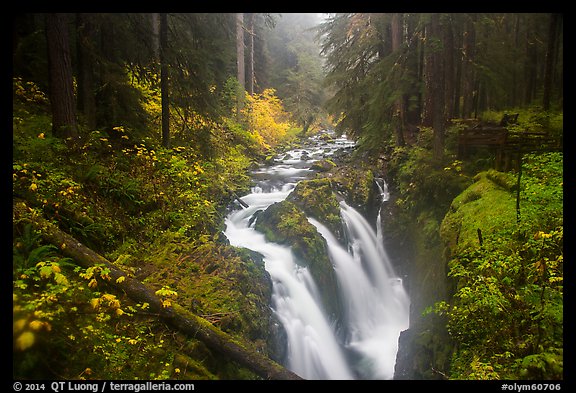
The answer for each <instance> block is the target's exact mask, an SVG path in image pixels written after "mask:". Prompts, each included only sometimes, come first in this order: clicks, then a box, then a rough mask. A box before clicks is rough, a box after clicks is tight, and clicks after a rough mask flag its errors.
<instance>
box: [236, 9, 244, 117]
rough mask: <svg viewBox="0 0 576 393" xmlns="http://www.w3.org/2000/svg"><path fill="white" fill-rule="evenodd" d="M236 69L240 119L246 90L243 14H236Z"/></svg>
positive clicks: (237, 103)
mask: <svg viewBox="0 0 576 393" xmlns="http://www.w3.org/2000/svg"><path fill="white" fill-rule="evenodd" d="M236 67H237V72H238V74H237V76H238V83H239V84H240V86H239V87H238V91H237V92H236V94H237V96H236V108H237V115H238V117H240V111H241V110H242V109H243V108H244V91H245V90H246V75H245V72H246V71H245V64H244V14H242V13H238V14H236Z"/></svg>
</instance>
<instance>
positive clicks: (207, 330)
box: [13, 202, 301, 380]
mask: <svg viewBox="0 0 576 393" xmlns="http://www.w3.org/2000/svg"><path fill="white" fill-rule="evenodd" d="M28 211H29V209H28V207H27V206H26V204H25V203H23V202H20V203H16V204H15V205H14V208H13V214H14V219H15V220H16V219H17V220H26V218H25V216H26V215H27V214H28ZM29 222H30V223H31V224H32V225H33V226H34V227H35V228H36V229H37V230H39V232H40V234H41V235H42V237H43V239H44V240H45V241H47V242H48V243H51V244H54V245H55V246H57V247H58V248H59V249H60V250H61V252H62V254H64V255H65V256H67V257H70V258H72V259H73V260H74V261H75V262H76V263H77V264H78V265H80V266H82V267H84V268H89V267H91V266H95V265H104V266H106V267H107V268H109V269H110V273H109V276H110V281H109V282H108V284H109V285H110V286H112V287H114V288H116V289H117V290H119V291H122V292H124V293H125V294H126V295H127V296H129V297H130V298H131V299H133V300H134V301H136V302H146V303H148V304H149V305H150V308H151V310H153V311H155V312H157V313H158V315H159V317H160V318H162V319H163V320H164V321H165V322H166V323H168V324H169V325H171V326H173V327H174V328H176V329H178V330H179V331H181V332H183V333H185V334H187V335H189V336H191V337H194V338H195V339H198V340H200V341H202V342H204V343H205V344H206V345H207V346H208V347H209V348H211V349H213V350H215V351H218V352H220V353H222V354H224V355H225V356H228V357H229V358H230V359H232V360H234V361H235V362H237V363H238V364H240V365H242V366H244V367H247V368H248V369H250V370H251V371H253V372H254V373H255V374H257V375H258V376H260V377H261V378H263V379H282V380H284V379H286V380H291V379H301V378H300V377H299V376H298V375H296V374H294V373H293V372H291V371H289V370H288V369H286V368H284V367H283V366H281V365H280V364H278V363H276V362H274V361H273V360H271V359H269V358H267V357H266V356H264V355H262V354H261V353H259V352H256V351H255V350H252V349H250V348H248V347H247V346H246V345H243V344H242V343H241V342H238V341H237V340H236V339H234V338H232V337H231V336H229V335H228V334H226V333H225V332H223V331H221V330H220V329H218V328H217V327H215V326H214V325H212V324H211V323H210V322H208V321H206V320H205V319H203V318H201V317H199V316H197V315H195V314H193V313H191V312H189V311H187V310H185V309H183V308H182V307H181V306H179V305H176V304H174V303H173V305H172V306H169V307H164V306H163V304H162V300H161V299H160V298H159V297H158V296H157V295H156V294H155V292H154V291H153V290H151V289H150V288H148V287H146V286H145V285H144V284H143V283H142V282H140V281H139V280H137V279H135V278H133V277H130V276H129V275H128V274H126V273H125V272H124V271H122V270H121V269H119V268H118V267H116V266H115V265H114V264H113V263H111V262H109V261H108V260H107V259H106V258H104V257H102V256H101V255H100V254H98V253H96V252H94V251H93V250H91V249H90V248H88V247H86V246H85V245H83V244H82V243H81V242H79V241H78V240H77V239H75V238H74V237H72V236H70V235H68V234H67V233H65V232H63V231H61V230H60V229H59V228H58V227H57V226H56V225H54V224H52V223H50V222H49V221H47V220H46V219H44V218H41V217H38V216H36V217H34V218H33V219H29ZM120 277H123V279H121V280H118V279H119V278H120Z"/></svg>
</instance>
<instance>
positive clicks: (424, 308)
mask: <svg viewBox="0 0 576 393" xmlns="http://www.w3.org/2000/svg"><path fill="white" fill-rule="evenodd" d="M514 187H515V184H514V179H513V176H511V175H507V174H504V173H500V172H496V171H486V172H481V173H479V174H478V175H477V176H475V177H474V183H473V184H472V185H470V186H469V187H468V188H466V189H465V190H464V191H463V192H462V193H460V194H459V195H457V196H456V197H455V198H454V200H453V201H452V203H451V204H450V207H449V209H448V211H447V213H446V215H445V216H444V218H443V220H442V221H441V223H440V225H439V226H438V225H437V224H438V223H436V225H434V223H433V221H434V220H433V218H432V217H431V216H427V215H426V213H425V212H423V213H421V214H420V215H419V216H418V219H417V220H415V221H414V222H413V223H412V224H411V225H408V227H406V228H405V235H406V236H407V239H408V240H404V241H403V247H402V251H397V252H399V253H401V254H403V255H402V257H403V258H406V260H408V261H409V263H408V265H407V269H408V270H407V271H406V273H405V274H406V275H407V277H408V279H407V286H408V291H409V294H410V298H411V313H410V328H409V329H408V330H406V331H404V332H402V334H401V335H400V339H399V350H398V357H397V364H396V371H395V378H396V379H444V378H446V377H447V375H448V374H449V371H450V364H451V360H452V359H451V358H452V354H453V349H454V344H453V342H452V341H451V339H450V336H449V335H448V331H447V329H446V323H447V321H446V318H444V317H442V316H440V315H438V314H436V313H434V312H431V310H432V309H433V308H434V305H435V304H436V303H437V302H440V301H448V302H449V301H450V299H451V296H452V295H453V293H454V290H455V284H456V283H454V282H453V281H451V279H450V278H449V277H448V262H449V261H450V259H451V257H452V256H453V255H455V254H457V253H458V252H459V251H461V250H463V249H465V248H471V247H472V248H478V247H480V241H481V237H479V233H482V232H484V233H485V234H489V233H490V231H491V230H492V229H493V228H495V227H502V226H504V225H512V224H514V223H515V222H516V218H515V200H514V196H513V193H512V192H511V191H513V188H514ZM430 228H436V230H435V231H434V233H431V232H430ZM392 233H397V232H394V230H393V231H392Z"/></svg>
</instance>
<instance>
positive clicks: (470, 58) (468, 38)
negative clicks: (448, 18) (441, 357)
mask: <svg viewBox="0 0 576 393" xmlns="http://www.w3.org/2000/svg"><path fill="white" fill-rule="evenodd" d="M474 22H475V16H474V15H470V16H469V19H468V21H467V22H466V27H465V30H464V38H463V43H462V72H461V76H462V79H461V80H462V117H463V118H469V117H472V112H473V110H474V96H475V94H476V92H475V90H474V87H475V79H476V77H475V72H474V59H475V56H476V32H475V27H474Z"/></svg>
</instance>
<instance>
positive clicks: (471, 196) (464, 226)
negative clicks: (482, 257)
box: [440, 171, 516, 255]
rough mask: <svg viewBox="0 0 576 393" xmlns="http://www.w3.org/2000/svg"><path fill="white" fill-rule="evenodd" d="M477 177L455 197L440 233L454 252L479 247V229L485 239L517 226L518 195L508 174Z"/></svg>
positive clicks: (452, 253)
mask: <svg viewBox="0 0 576 393" xmlns="http://www.w3.org/2000/svg"><path fill="white" fill-rule="evenodd" d="M475 180H476V182H475V183H474V184H472V185H471V186H470V187H468V188H467V189H466V190H464V191H463V192H462V193H461V194H460V195H458V196H457V197H456V198H454V200H453V201H452V204H451V205H450V209H449V212H448V213H447V214H446V216H445V217H444V220H443V221H442V224H441V226H440V236H441V238H442V240H443V241H444V243H445V245H446V246H447V248H448V250H449V253H450V254H451V255H455V254H457V253H459V252H460V251H463V250H464V249H467V248H477V247H480V241H479V235H478V233H479V232H478V230H480V233H482V237H483V238H484V239H486V238H489V237H490V235H491V234H492V233H496V232H500V230H505V229H506V228H510V229H512V228H513V227H514V225H516V198H515V196H514V193H513V192H511V191H512V189H513V186H512V181H511V179H510V178H509V176H507V175H506V174H500V173H497V172H496V171H487V172H481V173H479V174H478V175H477V176H476V177H475ZM498 241H504V239H498Z"/></svg>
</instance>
